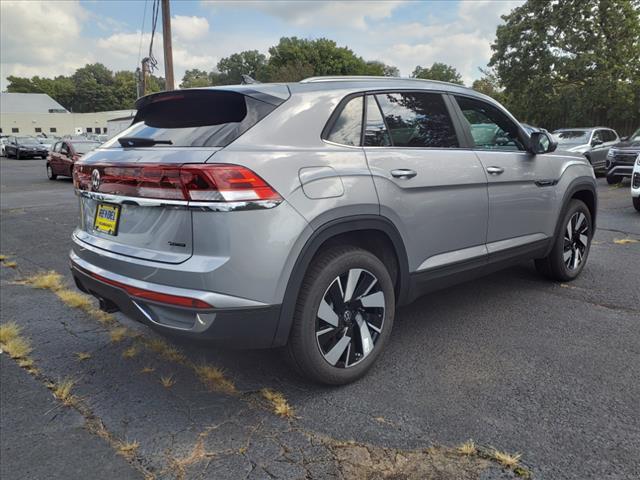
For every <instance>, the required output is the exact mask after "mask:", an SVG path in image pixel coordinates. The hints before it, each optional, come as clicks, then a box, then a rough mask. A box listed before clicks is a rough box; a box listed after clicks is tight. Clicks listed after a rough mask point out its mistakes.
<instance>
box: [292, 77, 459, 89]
mask: <svg viewBox="0 0 640 480" xmlns="http://www.w3.org/2000/svg"><path fill="white" fill-rule="evenodd" d="M359 80H366V81H371V80H374V81H382V82H390V81H394V80H395V81H397V80H401V81H403V82H430V83H442V84H443V85H453V86H455V87H462V88H469V87H465V86H464V85H459V84H457V83H451V82H443V81H441V80H429V79H426V78H411V77H383V76H376V75H335V76H331V75H327V76H323V77H309V78H305V79H303V80H300V82H299V83H322V82H357V81H359Z"/></svg>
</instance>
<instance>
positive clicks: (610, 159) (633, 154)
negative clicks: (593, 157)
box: [607, 128, 640, 184]
mask: <svg viewBox="0 0 640 480" xmlns="http://www.w3.org/2000/svg"><path fill="white" fill-rule="evenodd" d="M639 153H640V128H638V129H637V130H636V131H635V132H633V134H632V135H630V136H629V137H627V138H624V137H623V138H622V141H621V142H620V143H617V144H616V145H614V146H613V147H611V148H610V149H609V153H607V183H609V184H613V183H620V182H621V181H622V179H623V178H624V177H629V178H631V173H632V172H633V163H634V162H635V161H636V158H637V157H638V154H639Z"/></svg>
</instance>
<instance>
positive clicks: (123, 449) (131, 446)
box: [118, 440, 140, 458]
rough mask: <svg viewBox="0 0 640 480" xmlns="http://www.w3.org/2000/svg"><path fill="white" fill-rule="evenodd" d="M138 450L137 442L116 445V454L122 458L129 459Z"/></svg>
mask: <svg viewBox="0 0 640 480" xmlns="http://www.w3.org/2000/svg"><path fill="white" fill-rule="evenodd" d="M138 448H140V444H139V443H138V442H137V441H135V440H134V441H133V442H120V444H118V453H119V454H120V455H122V456H124V457H127V458H131V457H133V456H134V455H135V453H136V452H137V451H138Z"/></svg>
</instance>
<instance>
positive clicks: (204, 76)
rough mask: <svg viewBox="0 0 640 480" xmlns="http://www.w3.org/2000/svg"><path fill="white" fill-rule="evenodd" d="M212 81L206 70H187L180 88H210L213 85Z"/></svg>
mask: <svg viewBox="0 0 640 480" xmlns="http://www.w3.org/2000/svg"><path fill="white" fill-rule="evenodd" d="M211 80H212V79H211V76H210V74H209V73H207V72H205V71H204V70H198V69H197V68H194V69H193V70H187V71H186V72H184V76H183V77H182V82H181V83H180V88H194V87H208V86H210V85H213V82H212V81H211Z"/></svg>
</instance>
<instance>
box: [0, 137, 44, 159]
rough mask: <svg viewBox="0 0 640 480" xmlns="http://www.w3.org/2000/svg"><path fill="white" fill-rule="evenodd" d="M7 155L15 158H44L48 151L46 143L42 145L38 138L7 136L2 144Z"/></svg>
mask: <svg viewBox="0 0 640 480" xmlns="http://www.w3.org/2000/svg"><path fill="white" fill-rule="evenodd" d="M4 150H5V154H6V155H7V157H9V158H11V157H13V158H15V159H16V160H20V159H24V158H35V157H40V158H46V157H47V154H48V153H49V152H48V150H47V146H46V145H42V144H41V143H40V142H39V141H38V139H36V138H33V137H13V136H12V137H9V139H8V142H7V144H6V145H5V146H4Z"/></svg>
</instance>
